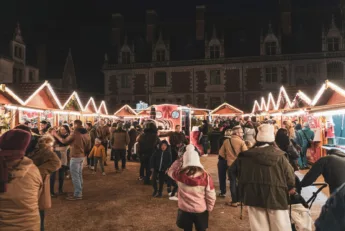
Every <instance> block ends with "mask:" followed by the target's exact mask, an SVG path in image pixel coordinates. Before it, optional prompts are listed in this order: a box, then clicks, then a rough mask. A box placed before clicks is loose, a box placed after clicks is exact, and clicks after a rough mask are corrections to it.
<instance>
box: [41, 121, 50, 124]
mask: <svg viewBox="0 0 345 231" xmlns="http://www.w3.org/2000/svg"><path fill="white" fill-rule="evenodd" d="M40 123H41V124H48V122H47V121H45V120H42V121H41V122H40Z"/></svg>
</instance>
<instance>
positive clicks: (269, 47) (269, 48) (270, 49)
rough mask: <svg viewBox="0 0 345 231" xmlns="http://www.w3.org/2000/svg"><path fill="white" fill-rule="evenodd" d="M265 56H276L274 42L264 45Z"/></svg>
mask: <svg viewBox="0 0 345 231" xmlns="http://www.w3.org/2000/svg"><path fill="white" fill-rule="evenodd" d="M265 51H266V55H276V54H277V43H276V42H266V43H265Z"/></svg>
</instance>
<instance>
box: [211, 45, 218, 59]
mask: <svg viewBox="0 0 345 231" xmlns="http://www.w3.org/2000/svg"><path fill="white" fill-rule="evenodd" d="M219 57H220V47H219V45H211V46H210V58H211V59H219Z"/></svg>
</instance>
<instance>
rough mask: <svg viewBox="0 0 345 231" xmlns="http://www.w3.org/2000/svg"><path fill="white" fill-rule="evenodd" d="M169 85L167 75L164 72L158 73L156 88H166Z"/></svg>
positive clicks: (155, 81)
mask: <svg viewBox="0 0 345 231" xmlns="http://www.w3.org/2000/svg"><path fill="white" fill-rule="evenodd" d="M166 85H167V73H166V72H164V71H158V72H156V73H155V76H154V86H155V87H166Z"/></svg>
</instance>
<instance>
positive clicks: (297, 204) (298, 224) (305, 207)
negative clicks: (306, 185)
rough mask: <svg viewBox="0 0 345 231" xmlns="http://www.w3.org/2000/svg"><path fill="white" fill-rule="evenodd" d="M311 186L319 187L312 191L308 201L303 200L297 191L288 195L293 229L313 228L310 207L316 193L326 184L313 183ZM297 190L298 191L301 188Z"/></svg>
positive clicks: (309, 229) (308, 230) (309, 230)
mask: <svg viewBox="0 0 345 231" xmlns="http://www.w3.org/2000/svg"><path fill="white" fill-rule="evenodd" d="M311 186H316V187H319V188H318V190H317V191H316V192H313V195H312V196H311V197H310V198H309V200H308V201H305V200H304V198H303V197H302V196H301V195H300V194H299V193H296V194H295V195H292V196H290V220H291V227H292V230H293V231H312V229H313V220H312V218H311V214H310V209H311V207H312V206H313V203H314V201H315V200H316V198H317V195H318V194H319V193H320V192H321V191H322V190H323V189H324V188H325V187H327V184H326V183H314V184H312V185H311ZM297 191H299V192H300V191H301V189H299V190H297Z"/></svg>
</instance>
